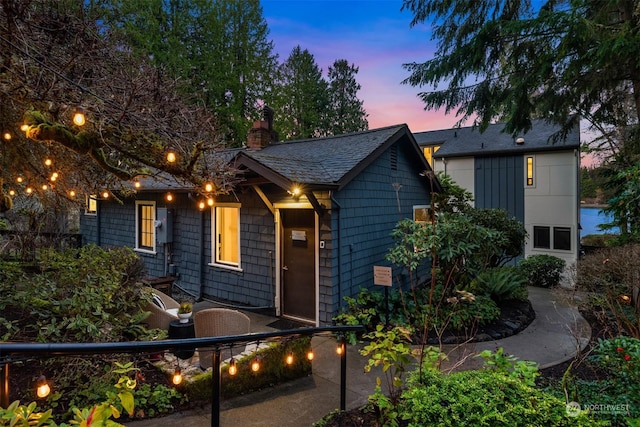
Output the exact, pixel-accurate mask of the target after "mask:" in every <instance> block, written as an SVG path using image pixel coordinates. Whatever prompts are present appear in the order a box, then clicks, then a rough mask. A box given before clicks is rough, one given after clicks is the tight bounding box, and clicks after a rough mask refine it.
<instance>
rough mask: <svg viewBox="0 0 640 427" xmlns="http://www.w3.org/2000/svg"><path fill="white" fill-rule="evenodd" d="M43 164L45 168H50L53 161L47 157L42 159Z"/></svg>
mask: <svg viewBox="0 0 640 427" xmlns="http://www.w3.org/2000/svg"><path fill="white" fill-rule="evenodd" d="M44 164H45V166H51V165H52V164H53V160H51V159H50V158H48V157H47V158H46V159H44Z"/></svg>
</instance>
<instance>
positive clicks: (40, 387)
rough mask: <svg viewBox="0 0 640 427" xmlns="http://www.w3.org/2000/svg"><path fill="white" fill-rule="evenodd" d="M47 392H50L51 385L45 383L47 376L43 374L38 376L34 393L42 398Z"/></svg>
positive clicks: (47, 394)
mask: <svg viewBox="0 0 640 427" xmlns="http://www.w3.org/2000/svg"><path fill="white" fill-rule="evenodd" d="M49 393H51V387H49V384H47V378H46V377H45V376H44V375H40V377H39V378H38V383H37V389H36V394H37V395H38V397H39V398H41V399H42V398H44V397H47V396H49Z"/></svg>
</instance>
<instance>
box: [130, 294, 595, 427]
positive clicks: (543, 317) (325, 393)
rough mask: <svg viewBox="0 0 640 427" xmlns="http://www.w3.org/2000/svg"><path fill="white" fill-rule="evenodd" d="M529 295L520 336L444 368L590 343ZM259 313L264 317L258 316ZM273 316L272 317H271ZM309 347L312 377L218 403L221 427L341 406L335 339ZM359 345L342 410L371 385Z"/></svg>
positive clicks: (452, 355) (554, 358)
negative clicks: (532, 314)
mask: <svg viewBox="0 0 640 427" xmlns="http://www.w3.org/2000/svg"><path fill="white" fill-rule="evenodd" d="M529 299H530V300H531V303H532V305H533V308H534V310H535V311H536V319H535V320H534V321H533V322H532V323H531V325H529V327H527V328H526V329H525V330H524V331H522V332H520V333H519V334H517V335H515V336H512V337H509V338H505V339H502V340H497V341H487V342H482V343H477V344H467V345H465V346H458V347H452V346H448V347H446V348H445V351H446V352H447V353H448V355H449V362H448V363H449V365H448V368H451V369H472V368H476V367H478V366H480V365H481V360H479V359H478V358H475V357H473V355H474V354H476V353H477V352H480V351H482V350H484V349H489V350H496V349H498V348H500V347H502V348H503V349H504V351H505V353H507V354H512V355H514V356H516V357H518V358H519V359H521V360H532V361H535V362H537V363H538V364H539V365H540V367H541V368H545V367H549V366H553V365H555V364H559V363H562V362H564V361H566V360H568V359H571V358H573V357H574V356H575V355H576V354H577V353H578V352H579V351H580V350H581V349H583V348H584V347H585V346H586V345H587V344H588V342H589V339H590V336H591V328H590V327H589V324H588V323H587V322H586V321H585V320H584V319H583V318H582V316H580V314H579V312H578V310H577V309H576V308H574V307H572V306H571V305H569V303H568V302H567V301H566V300H565V299H563V298H561V297H560V296H558V295H556V294H555V293H554V292H553V291H550V290H547V289H540V288H530V289H529ZM263 317H264V318H263ZM267 320H269V318H267V317H266V316H262V317H260V316H259V315H252V330H253V329H254V327H255V328H258V325H261V327H260V329H256V332H257V331H258V330H259V331H262V330H267V329H264V326H265V325H266V324H267V323H266V322H267ZM270 320H273V319H270ZM312 346H313V348H314V352H315V354H316V357H315V359H314V361H313V375H312V376H309V377H307V378H301V379H298V380H295V381H291V382H288V383H286V384H282V385H279V386H275V387H272V388H269V389H266V390H262V391H259V392H255V393H251V394H249V395H247V396H241V397H237V398H234V399H230V400H227V401H224V402H222V405H221V416H220V422H221V425H222V426H224V427H235V426H243V427H252V426H256V427H258V426H260V427H268V426H278V427H289V426H290V427H300V426H311V425H312V424H313V423H314V422H315V421H318V420H319V419H320V418H322V417H323V416H324V415H326V414H327V413H329V412H331V411H333V410H335V409H337V408H339V406H340V359H339V356H338V355H337V354H336V353H335V349H336V342H335V341H334V340H333V339H332V338H328V337H314V338H313V340H312ZM359 349H360V348H359V347H353V346H349V347H348V351H347V384H346V386H347V396H346V397H347V409H352V408H356V407H359V406H361V405H363V404H364V403H366V402H367V398H368V396H369V395H370V394H372V393H373V391H374V389H375V383H376V374H375V373H368V374H365V373H364V365H365V364H366V359H365V358H364V357H363V356H361V355H360V354H359V352H358V351H359ZM210 413H211V408H210V406H207V407H204V408H202V409H198V410H191V411H188V412H185V413H176V414H172V415H170V416H167V417H164V418H161V419H153V420H144V421H136V422H132V423H128V424H127V425H128V426H131V427H152V426H163V427H196V426H210V425H211V416H210Z"/></svg>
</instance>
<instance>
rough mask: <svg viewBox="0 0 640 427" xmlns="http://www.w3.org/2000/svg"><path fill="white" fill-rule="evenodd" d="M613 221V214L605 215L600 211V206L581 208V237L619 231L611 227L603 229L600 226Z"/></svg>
mask: <svg viewBox="0 0 640 427" xmlns="http://www.w3.org/2000/svg"><path fill="white" fill-rule="evenodd" d="M607 222H611V215H605V214H604V213H602V212H601V211H600V208H586V207H581V208H580V226H581V227H582V230H580V237H584V236H586V235H588V234H605V233H618V232H619V230H618V229H617V228H616V229H611V230H607V231H602V230H600V228H599V227H598V226H599V225H600V224H604V223H607Z"/></svg>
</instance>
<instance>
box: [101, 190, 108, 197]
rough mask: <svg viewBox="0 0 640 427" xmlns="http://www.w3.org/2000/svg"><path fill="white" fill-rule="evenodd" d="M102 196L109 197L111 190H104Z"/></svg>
mask: <svg viewBox="0 0 640 427" xmlns="http://www.w3.org/2000/svg"><path fill="white" fill-rule="evenodd" d="M102 198H103V199H108V198H109V192H108V191H103V192H102Z"/></svg>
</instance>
